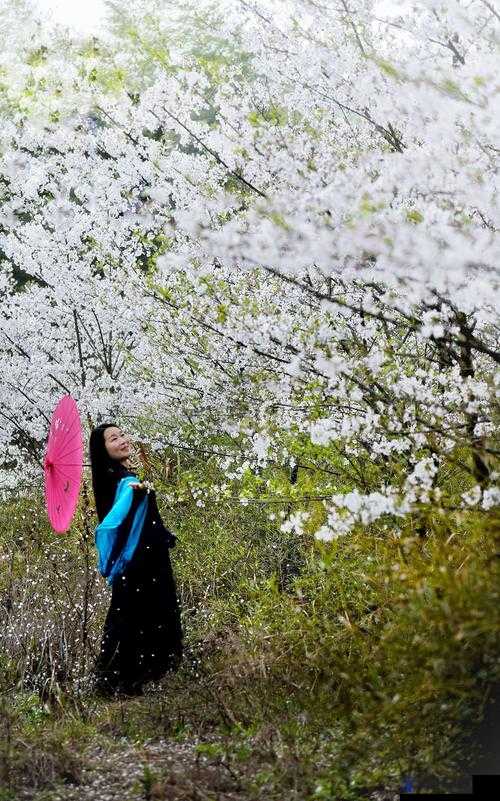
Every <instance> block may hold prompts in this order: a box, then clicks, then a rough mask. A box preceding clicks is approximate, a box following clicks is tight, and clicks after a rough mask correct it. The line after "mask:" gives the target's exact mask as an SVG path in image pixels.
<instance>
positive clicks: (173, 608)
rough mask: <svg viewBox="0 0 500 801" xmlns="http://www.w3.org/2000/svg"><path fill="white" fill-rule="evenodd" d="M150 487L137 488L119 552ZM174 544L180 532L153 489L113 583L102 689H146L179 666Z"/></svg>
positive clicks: (99, 674)
mask: <svg viewBox="0 0 500 801" xmlns="http://www.w3.org/2000/svg"><path fill="white" fill-rule="evenodd" d="M130 475H133V473H130ZM145 492H146V490H142V489H134V496H133V501H132V506H131V508H130V511H129V513H128V515H127V517H126V518H125V520H124V521H123V523H122V524H121V526H120V529H119V532H118V537H117V548H116V550H117V553H119V552H120V550H121V547H122V546H123V545H124V543H125V541H126V538H127V534H128V531H129V529H130V526H131V524H132V521H133V517H134V514H135V512H136V510H137V507H138V505H139V503H140V501H141V500H142V498H143V497H144V494H145ZM173 545H175V537H174V535H173V534H172V533H171V532H170V531H169V530H168V529H167V528H166V527H165V526H164V524H163V521H162V519H161V516H160V513H159V510H158V506H157V503H156V495H155V492H154V490H152V491H150V493H149V502H148V511H147V514H146V517H145V519H144V524H143V528H142V532H141V537H140V540H139V542H138V544H137V548H136V550H135V552H134V555H133V557H132V560H131V561H130V562H129V564H128V565H127V567H126V569H125V571H124V573H123V574H122V575H120V576H117V577H116V578H115V580H114V581H113V584H112V593H111V604H110V607H109V610H108V613H107V616H106V620H105V623H104V631H103V637H102V643H101V649H100V653H99V656H98V658H97V661H96V665H95V675H96V679H97V689H98V690H100V691H101V692H103V693H107V692H110V693H112V692H114V691H117V690H122V691H124V692H131V693H133V692H135V691H137V692H140V691H141V686H142V683H143V682H146V681H152V680H157V679H160V678H161V677H162V676H163V675H164V674H165V673H166V672H167V670H176V669H177V667H178V666H179V663H180V661H181V659H182V651H183V646H182V637H183V632H182V627H181V620H180V609H179V603H178V600H177V594H176V586H175V580H174V576H173V573H172V566H171V563H170V554H169V548H171V547H173Z"/></svg>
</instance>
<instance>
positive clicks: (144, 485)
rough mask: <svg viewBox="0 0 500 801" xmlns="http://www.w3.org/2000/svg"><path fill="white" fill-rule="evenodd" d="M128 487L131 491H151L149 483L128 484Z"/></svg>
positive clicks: (151, 486)
mask: <svg viewBox="0 0 500 801" xmlns="http://www.w3.org/2000/svg"><path fill="white" fill-rule="evenodd" d="M130 486H131V487H132V489H140V490H147V492H148V493H149V492H150V491H151V490H152V489H153V485H152V484H151V483H150V482H149V481H139V482H138V483H137V482H135V483H134V484H130Z"/></svg>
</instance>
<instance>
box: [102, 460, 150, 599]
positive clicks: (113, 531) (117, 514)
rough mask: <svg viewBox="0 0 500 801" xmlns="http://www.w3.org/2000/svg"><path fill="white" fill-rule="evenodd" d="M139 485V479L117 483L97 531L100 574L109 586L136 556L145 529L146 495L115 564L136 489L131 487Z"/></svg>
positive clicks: (129, 479) (130, 478)
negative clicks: (122, 530) (116, 546)
mask: <svg viewBox="0 0 500 801" xmlns="http://www.w3.org/2000/svg"><path fill="white" fill-rule="evenodd" d="M138 482H139V479H138V478H137V476H125V477H124V478H122V479H121V480H120V481H119V482H118V486H117V487H116V493H115V499H114V501H113V505H112V507H111V509H110V510H109V512H108V514H107V515H106V516H105V517H104V518H103V520H101V522H100V523H99V525H98V526H97V528H96V530H95V544H96V547H97V551H98V554H99V561H98V565H97V569H98V570H99V573H100V574H101V575H102V576H104V577H105V578H106V580H107V582H108V584H112V583H113V581H114V579H115V578H116V577H117V576H119V575H121V574H122V573H123V571H124V570H125V568H126V566H127V565H128V563H129V562H130V560H131V559H132V557H133V555H134V552H135V549H136V547H137V543H138V542H139V538H140V536H141V531H142V526H143V523H144V518H145V517H146V512H147V507H148V496H147V495H146V496H145V497H144V498H143V499H142V500H141V502H140V504H139V506H138V507H137V509H136V512H135V514H134V519H133V521H132V525H131V526H130V531H129V533H128V535H127V539H126V541H125V544H124V546H123V548H122V550H121V551H120V553H119V554H118V556H117V557H116V559H115V560H114V561H112V560H111V555H112V553H113V551H114V546H115V543H116V540H117V537H118V530H119V528H120V526H121V525H122V523H123V521H124V520H125V518H126V517H127V514H128V513H129V511H130V507H131V506H132V499H133V497H134V491H135V490H134V489H133V488H132V487H131V486H130V485H131V484H135V483H138Z"/></svg>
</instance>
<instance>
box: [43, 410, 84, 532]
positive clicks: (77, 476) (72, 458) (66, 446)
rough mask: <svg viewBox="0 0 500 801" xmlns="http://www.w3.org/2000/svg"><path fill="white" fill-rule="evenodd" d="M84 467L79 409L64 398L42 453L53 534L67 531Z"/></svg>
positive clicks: (53, 418) (76, 500)
mask: <svg viewBox="0 0 500 801" xmlns="http://www.w3.org/2000/svg"><path fill="white" fill-rule="evenodd" d="M82 468H83V440H82V427H81V423H80V415H79V414H78V408H77V405H76V403H75V401H74V399H73V398H72V397H71V395H65V396H64V397H63V398H61V400H60V401H59V403H58V404H57V406H56V408H55V409H54V412H53V414H52V420H51V423H50V429H49V436H48V439H47V449H46V452H45V460H44V470H45V503H46V507H47V514H48V517H49V520H50V524H51V526H52V528H53V529H54V531H56V532H57V533H58V534H63V533H64V532H65V531H67V530H68V528H69V526H70V523H71V520H72V519H73V515H74V513H75V509H76V505H77V503H78V495H79V492H80V483H81V478H82Z"/></svg>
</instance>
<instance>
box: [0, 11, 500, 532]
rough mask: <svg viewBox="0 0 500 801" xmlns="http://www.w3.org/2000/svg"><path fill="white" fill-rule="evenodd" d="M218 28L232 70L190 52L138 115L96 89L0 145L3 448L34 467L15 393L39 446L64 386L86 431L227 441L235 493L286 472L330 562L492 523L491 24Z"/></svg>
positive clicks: (375, 21) (471, 20)
mask: <svg viewBox="0 0 500 801" xmlns="http://www.w3.org/2000/svg"><path fill="white" fill-rule="evenodd" d="M115 6H116V4H115ZM134 8H135V7H134ZM224 12H225V13H224V15H223V17H222V18H219V19H218V20H216V21H215V22H214V26H216V27H214V37H215V38H216V40H218V41H231V42H234V43H235V48H234V51H233V53H232V56H231V58H229V57H228V58H227V59H226V60H224V61H222V62H219V63H218V64H217V69H214V64H213V61H210V59H208V60H207V59H206V58H196V54H193V52H186V51H183V50H181V49H177V50H174V52H173V54H172V53H170V57H169V61H168V65H165V64H163V65H162V64H161V60H160V63H159V65H158V66H157V68H155V69H154V70H152V71H151V72H150V74H148V75H147V80H144V81H143V82H142V83H141V85H140V86H139V88H138V87H137V85H136V86H135V89H134V91H130V90H128V89H127V86H126V76H125V77H124V80H123V83H124V88H123V90H122V91H121V90H120V91H114V92H113V93H110V92H105V91H103V88H102V86H101V85H97V86H95V85H93V84H92V82H91V83H90V84H89V82H88V81H85V82H84V86H83V87H82V98H84V100H85V103H86V104H87V105H86V111H85V114H83V115H82V114H79V115H75V116H74V118H72V119H70V120H66V121H65V123H64V124H62V123H61V122H58V121H52V122H50V121H49V123H48V124H46V125H45V126H44V127H40V126H34V125H29V124H27V125H24V126H22V127H17V128H14V127H12V126H11V128H10V129H9V130H8V132H7V133H6V134H4V137H3V150H4V164H3V167H2V175H3V176H4V179H3V184H4V194H3V200H2V206H3V210H4V213H5V222H4V224H3V228H2V235H1V240H0V245H1V247H2V249H3V251H4V253H5V256H6V259H7V260H8V264H7V269H6V270H5V271H4V272H3V274H2V275H3V277H2V282H3V283H2V287H1V291H2V293H3V295H4V297H8V309H9V314H8V317H7V319H6V320H4V322H3V326H2V327H3V331H2V334H1V336H2V345H1V348H2V353H3V357H4V359H7V360H8V364H7V365H6V369H5V371H4V374H5V375H6V378H7V379H8V381H9V382H10V383H9V384H7V383H6V385H5V389H4V397H3V398H2V402H1V408H2V409H3V410H5V414H4V416H3V421H5V422H3V423H2V424H3V426H4V428H3V432H4V434H3V436H4V443H9V447H10V448H13V449H14V450H15V454H14V451H12V456H13V458H14V456H15V458H18V457H19V455H20V454H21V452H22V453H23V454H24V453H26V455H27V451H28V447H27V441H26V439H25V438H24V439H23V437H21V434H20V433H19V435H18V437H17V439H16V436H15V430H16V425H17V426H18V427H19V419H18V418H16V411H17V412H19V410H20V408H21V411H22V414H25V412H26V409H27V408H28V407H20V406H19V397H20V395H19V393H20V392H24V393H25V395H29V394H30V392H33V387H34V385H35V384H36V392H37V394H36V397H35V398H33V395H30V397H31V400H30V399H27V400H26V403H27V404H29V403H31V407H30V408H32V409H33V417H32V418H30V421H31V425H30V431H31V433H32V435H33V436H34V437H35V438H36V439H37V441H38V443H40V441H41V438H42V434H43V431H44V430H45V426H46V419H44V415H45V416H46V415H47V412H48V408H50V406H51V404H52V402H53V399H54V397H55V395H56V394H57V392H58V391H59V389H60V387H61V386H62V385H64V386H65V387H66V388H68V389H70V390H71V391H72V392H73V393H75V394H76V396H77V398H78V399H79V402H80V404H82V405H83V408H84V409H85V410H86V411H87V412H88V413H89V414H91V416H93V415H94V414H95V413H96V412H101V413H105V412H108V411H111V410H115V409H116V410H118V409H120V410H121V412H124V415H122V416H125V415H130V419H131V420H137V419H138V418H139V417H140V416H141V415H145V416H146V417H147V416H153V417H154V418H156V419H158V420H160V419H161V420H162V425H161V430H162V435H163V434H164V435H165V436H166V438H167V439H168V441H174V442H180V441H182V440H185V438H189V439H190V440H191V442H192V443H193V444H196V443H198V444H201V443H202V442H203V441H206V439H207V437H214V436H217V437H218V441H219V442H220V441H221V437H222V441H225V443H226V445H227V447H226V446H225V447H224V448H221V449H220V454H219V455H218V456H217V451H218V449H217V448H214V450H215V452H216V455H215V457H214V458H215V459H217V460H218V462H219V464H220V466H221V467H222V468H224V469H225V470H226V471H227V472H228V475H229V476H232V477H235V478H236V477H245V476H249V475H250V474H252V475H254V476H255V475H258V474H259V472H261V471H262V470H263V469H265V468H266V465H269V464H276V463H277V464H283V463H287V464H289V465H290V466H291V468H292V488H290V487H288V489H287V492H286V493H285V494H286V495H287V498H286V500H288V501H290V502H292V501H293V502H294V503H297V504H299V507H300V506H301V507H302V508H301V511H299V512H298V513H297V514H295V515H294V516H293V517H292V518H291V519H289V520H287V521H286V522H285V523H284V526H285V528H286V527H290V526H295V527H296V528H297V530H300V528H301V527H302V526H304V525H306V524H308V525H309V526H310V527H312V529H313V530H314V531H315V533H316V536H317V537H319V538H322V539H326V540H328V539H331V538H333V537H335V536H337V535H338V534H340V533H342V532H345V531H348V530H349V529H350V528H352V526H353V525H355V524H357V523H361V524H369V523H371V522H372V521H374V520H376V519H378V518H380V517H382V516H383V515H391V516H396V517H397V516H399V517H403V516H404V515H406V514H408V513H409V512H412V511H415V510H417V511H418V510H419V509H421V510H425V509H426V508H427V507H428V505H429V504H432V506H433V507H434V508H436V507H442V508H444V509H449V510H454V509H460V508H464V507H465V508H467V507H469V506H475V505H480V506H482V508H483V509H488V508H490V507H492V506H494V505H497V504H498V502H499V499H500V491H499V489H498V488H497V487H496V485H495V480H496V478H497V475H498V474H497V473H496V472H495V463H496V460H497V457H498V444H497V440H496V433H495V432H496V430H497V429H496V423H497V409H498V386H499V384H500V377H499V376H500V374H499V371H498V364H499V361H500V349H499V347H498V323H497V315H496V310H497V308H498V268H497V260H498V259H497V256H498V230H497V228H496V225H495V220H496V217H497V215H496V211H497V183H496V169H497V167H496V162H495V158H496V155H497V153H498V142H497V141H496V139H495V136H496V131H495V125H494V121H495V119H496V116H497V114H498V112H497V106H498V96H497V93H496V85H495V71H494V66H495V61H496V56H497V50H498V21H499V18H498V14H497V13H496V12H495V10H494V8H493V7H492V6H491V4H490V3H487V2H483V0H475V2H473V3H465V2H464V1H463V0H459V1H457V2H452V3H446V4H444V3H440V2H437V1H436V0H428V1H425V2H424V0H422V2H420V3H417V4H415V3H412V4H410V3H406V2H404V3H402V4H400V10H399V13H398V16H391V17H389V18H386V17H385V15H384V4H383V3H376V2H358V1H357V0H352V2H349V4H348V3H344V2H340V3H339V4H336V5H335V7H330V5H327V4H323V3H316V2H313V1H312V0H310V1H309V0H294V2H287V3H281V2H265V3H264V2H257V1H256V0H254V1H253V2H232V1H231V2H227V3H226V4H225V6H224ZM155 13H157V15H158V18H159V19H160V21H161V10H157V11H156V12H155ZM160 27H161V26H160ZM148 42H149V40H148ZM148 47H150V44H148ZM238 53H239V54H241V55H240V57H237V55H236V54H238ZM134 58H135V61H134V64H136V63H137V61H138V56H137V55H136V56H134ZM139 61H140V59H139ZM122 62H123V59H122ZM122 68H123V69H126V65H125V64H123V63H122ZM82 102H83V101H82ZM495 112H497V114H496V113H495ZM4 265H5V262H4ZM9 265H10V267H9ZM13 265H16V266H17V267H18V268H19V267H21V266H22V269H23V270H25V271H26V273H27V275H28V276H29V279H30V280H29V281H27V284H26V285H25V288H24V290H23V292H21V293H15V292H14V285H13V278H12V274H10V275H9V269H10V270H12V266H13ZM35 305H36V307H37V308H38V309H39V312H37V313H38V314H39V315H40V317H39V318H38V321H37V322H36V324H35V325H33V322H34V317H33V309H34V306H35ZM35 319H36V318H35ZM21 349H24V350H25V353H22V351H21ZM118 354H120V355H119V356H118ZM35 367H36V370H37V373H36V374H35ZM24 376H26V378H27V380H28V384H25V383H23V381H25V380H26V379H25V378H24ZM9 386H10V387H11V388H12V387H13V386H14V387H16V390H15V391H16V392H17V393H18V394H17V396H15V397H14V396H13V395H12V389H9V388H8V387H9ZM33 400H34V401H35V402H32V401H33ZM37 415H38V416H37ZM151 437H152V440H153V441H160V440H159V439H158V427H156V431H152V432H151ZM181 438H182V440H181ZM224 438H225V439H224ZM231 441H233V443H234V447H229V446H230V443H231ZM4 450H5V446H4ZM222 451H224V452H223V453H222ZM34 469H35V473H36V469H37V468H34ZM38 469H39V468H38ZM249 469H250V472H249ZM251 469H253V473H252V472H251ZM297 470H299V471H301V475H302V473H304V471H305V473H304V474H307V475H308V476H310V477H314V479H312V478H311V480H304V481H302V482H300V481H299V482H297ZM451 474H453V475H454V476H455V475H459V476H460V478H459V480H457V481H456V482H455V483H453V482H452V483H451V484H450V482H449V481H448V478H449V476H450V475H451ZM249 480H250V479H249ZM252 481H253V479H252V480H250V484H249V486H250V487H251V490H252V492H259V493H260V494H261V498H262V499H264V500H265V499H266V498H270V495H273V497H274V498H275V497H276V496H278V498H279V496H280V493H283V487H281V486H278V485H275V484H273V480H272V478H269V477H267V478H265V477H262V478H261V480H259V481H257V483H255V482H254V483H251V482H252ZM295 485H297V486H295ZM226 491H230V490H229V489H228V488H227V486H223V487H222V488H221V487H219V488H218V492H219V493H222V494H223V493H224V492H226ZM273 493H274V494H273ZM272 514H274V513H272Z"/></svg>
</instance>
